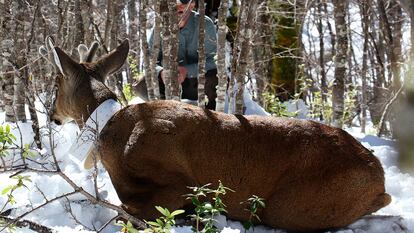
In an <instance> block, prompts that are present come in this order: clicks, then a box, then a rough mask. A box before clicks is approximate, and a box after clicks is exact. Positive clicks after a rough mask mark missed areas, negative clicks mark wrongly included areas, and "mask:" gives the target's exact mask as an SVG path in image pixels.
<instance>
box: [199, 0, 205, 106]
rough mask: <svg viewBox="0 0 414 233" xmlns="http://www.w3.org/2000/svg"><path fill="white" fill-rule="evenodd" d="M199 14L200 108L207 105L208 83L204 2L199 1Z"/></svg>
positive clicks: (202, 0)
mask: <svg viewBox="0 0 414 233" xmlns="http://www.w3.org/2000/svg"><path fill="white" fill-rule="evenodd" d="M198 12H199V14H200V21H199V34H198V106H199V107H204V106H205V105H206V103H205V102H206V94H205V90H204V86H205V83H206V74H205V73H206V72H205V67H206V52H205V43H204V39H205V34H206V31H205V20H204V17H205V13H206V9H205V6H204V0H198Z"/></svg>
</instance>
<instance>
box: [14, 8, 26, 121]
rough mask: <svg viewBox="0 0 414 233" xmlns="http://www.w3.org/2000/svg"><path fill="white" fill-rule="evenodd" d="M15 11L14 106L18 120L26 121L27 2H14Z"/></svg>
mask: <svg viewBox="0 0 414 233" xmlns="http://www.w3.org/2000/svg"><path fill="white" fill-rule="evenodd" d="M12 9H13V12H15V14H16V16H15V22H16V27H15V30H14V36H13V37H14V38H15V44H14V59H15V62H16V66H15V74H14V97H13V106H14V113H15V116H16V120H17V121H22V122H26V112H25V85H24V84H25V80H24V79H26V78H28V69H27V67H26V68H23V69H20V68H22V67H23V66H25V65H26V55H27V48H26V43H25V42H26V34H27V31H26V30H27V28H26V27H25V24H26V23H28V15H27V12H28V10H27V8H26V3H25V1H23V0H17V1H14V2H13V8H12Z"/></svg>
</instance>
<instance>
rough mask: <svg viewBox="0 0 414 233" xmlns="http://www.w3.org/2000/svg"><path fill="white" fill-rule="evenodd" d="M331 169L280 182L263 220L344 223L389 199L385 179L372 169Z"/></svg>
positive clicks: (290, 224)
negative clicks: (334, 171)
mask: <svg viewBox="0 0 414 233" xmlns="http://www.w3.org/2000/svg"><path fill="white" fill-rule="evenodd" d="M366 170H367V169H366ZM330 172H333V171H330ZM330 172H326V173H325V174H321V175H319V176H316V175H315V176H308V177H305V176H304V177H301V178H299V179H296V180H294V181H293V182H292V181H290V182H289V181H286V182H283V184H278V187H280V188H278V189H276V190H275V192H274V194H273V195H272V196H271V197H270V198H268V200H267V201H266V208H265V209H264V211H263V217H262V219H263V222H264V223H265V224H267V225H270V226H273V227H279V228H280V227H281V228H285V229H290V230H300V231H311V230H319V229H327V228H336V227H344V226H347V225H349V224H351V223H352V222H354V221H355V220H356V219H358V218H360V217H362V216H363V215H366V214H369V213H371V212H372V211H375V210H378V209H379V208H381V207H383V206H385V205H386V204H387V203H388V202H389V200H390V199H389V195H388V194H386V193H384V190H383V182H382V181H381V180H380V179H379V178H378V177H376V176H373V175H372V174H370V173H369V171H364V170H362V169H348V170H345V171H343V172H340V173H338V172H336V173H330ZM329 174H330V175H329Z"/></svg>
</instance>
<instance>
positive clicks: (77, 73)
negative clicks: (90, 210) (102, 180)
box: [51, 40, 391, 231]
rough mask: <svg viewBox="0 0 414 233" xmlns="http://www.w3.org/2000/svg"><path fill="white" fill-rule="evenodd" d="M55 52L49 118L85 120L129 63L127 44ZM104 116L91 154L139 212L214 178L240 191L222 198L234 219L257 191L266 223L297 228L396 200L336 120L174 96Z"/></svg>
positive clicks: (172, 201)
mask: <svg viewBox="0 0 414 233" xmlns="http://www.w3.org/2000/svg"><path fill="white" fill-rule="evenodd" d="M52 51H53V53H54V60H55V63H56V65H57V67H59V70H60V71H61V73H62V75H63V76H62V77H60V78H59V79H58V80H57V83H58V85H57V93H56V100H55V103H54V109H53V111H52V114H51V119H53V120H54V121H56V122H58V123H64V122H67V121H69V120H75V121H76V123H77V124H78V125H79V126H80V127H84V125H85V124H84V120H86V119H88V117H93V115H94V113H92V112H97V111H96V109H97V108H98V109H99V108H100V107H98V106H102V105H105V104H106V103H110V102H111V101H112V103H114V102H115V101H114V100H115V99H116V97H115V95H114V94H113V93H112V92H111V91H110V90H109V89H108V88H107V87H106V86H105V85H104V83H103V81H104V79H105V77H106V76H108V75H109V74H111V73H113V72H115V71H117V70H118V69H119V68H120V67H121V66H122V65H123V63H124V61H125V59H126V57H127V54H128V51H129V43H128V41H127V40H126V41H124V42H123V43H122V44H121V45H120V46H119V47H118V48H116V49H115V50H114V51H112V52H111V53H110V54H108V55H107V56H105V57H103V58H100V59H99V60H97V61H96V62H90V61H91V59H86V60H85V62H81V63H78V62H76V61H74V60H72V59H71V58H70V57H69V56H68V55H67V54H66V53H65V52H64V51H62V50H61V49H60V48H58V47H54V48H52ZM87 57H89V58H91V57H93V54H87ZM108 101H109V102H108ZM91 113H92V114H91ZM107 118H108V119H109V120H108V122H107V123H106V125H105V126H104V127H103V126H102V129H100V130H99V131H100V134H99V135H98V138H97V141H96V143H95V146H94V147H93V150H92V152H91V153H89V155H88V156H90V154H93V153H95V154H96V155H98V156H99V158H100V160H101V161H102V164H103V165H104V167H105V168H106V170H107V171H108V173H109V175H110V178H111V181H112V183H113V185H114V187H115V189H116V192H117V194H118V196H119V198H120V200H121V201H122V203H123V204H124V206H125V209H126V210H127V211H128V212H129V213H131V214H133V215H135V216H136V217H138V218H143V219H154V218H155V217H156V216H158V214H157V213H156V210H155V208H154V206H156V205H160V206H163V207H167V208H168V209H170V210H175V209H179V208H185V207H186V206H187V205H188V204H190V203H188V200H185V198H184V197H183V196H182V195H183V194H186V193H189V190H188V188H187V186H200V185H204V184H207V183H217V182H218V180H221V181H222V182H223V184H224V185H226V186H227V187H230V188H231V189H233V190H235V192H234V193H228V194H227V195H226V196H225V197H224V203H225V204H226V205H227V211H228V217H229V218H231V219H235V220H240V221H245V220H248V218H249V213H248V212H246V211H245V210H244V206H242V205H240V202H242V201H245V200H247V198H249V197H250V196H251V195H252V194H254V195H257V196H260V197H263V198H264V199H265V202H266V208H265V209H263V210H262V211H261V213H259V216H260V218H261V219H262V223H264V224H266V225H269V226H271V227H274V228H284V229H289V230H295V231H310V230H319V229H327V228H336V227H343V226H346V225H348V224H350V223H352V222H353V221H355V220H356V219H358V218H360V217H361V216H363V215H367V214H370V213H372V212H375V211H377V210H379V209H380V208H382V207H384V206H386V205H387V204H389V203H390V201H391V198H390V196H389V195H388V194H387V193H385V189H384V172H383V169H382V167H381V164H380V162H379V161H378V159H377V158H376V157H374V156H373V154H372V153H371V152H370V151H369V150H367V149H366V148H364V147H363V146H362V145H361V144H360V143H359V142H358V141H356V140H355V139H354V138H353V137H352V136H350V135H349V134H348V133H346V132H345V131H343V130H341V129H338V128H333V127H329V126H326V125H323V124H320V123H317V122H313V121H306V120H297V119H288V118H276V117H262V116H242V115H229V114H224V113H220V112H214V111H209V110H204V109H202V108H199V107H196V106H192V105H188V104H184V103H180V102H176V101H154V102H149V103H143V104H138V105H130V106H127V107H125V108H122V109H121V110H119V111H116V112H115V113H114V115H113V116H112V115H109V116H108V117H107ZM89 161H90V160H89ZM89 165H90V164H89Z"/></svg>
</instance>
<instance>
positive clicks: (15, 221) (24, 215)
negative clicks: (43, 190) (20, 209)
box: [0, 190, 79, 232]
mask: <svg viewBox="0 0 414 233" xmlns="http://www.w3.org/2000/svg"><path fill="white" fill-rule="evenodd" d="M78 192H79V190H75V191H73V192H70V193H66V194H63V195H60V196H57V197H55V198H53V199H50V200H49V201H46V202H45V203H43V204H41V205H39V206H37V207H36V208H33V209H32V210H30V211H28V212H25V213H24V214H21V215H20V216H18V217H17V218H15V219H14V220H12V221H10V222H8V223H7V224H6V225H5V226H4V227H3V228H2V229H0V232H1V231H3V230H5V229H6V228H7V227H9V226H10V225H12V224H16V223H17V222H18V221H20V220H21V219H22V218H24V217H26V216H27V215H29V214H31V213H33V212H34V211H36V210H38V209H40V208H42V207H45V206H47V205H48V204H50V203H52V202H54V201H57V200H59V199H62V198H64V197H68V196H71V195H73V194H76V193H78Z"/></svg>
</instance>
